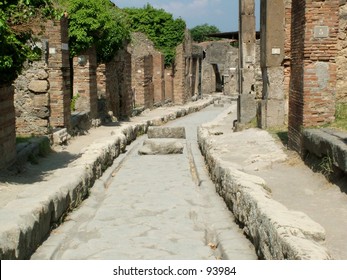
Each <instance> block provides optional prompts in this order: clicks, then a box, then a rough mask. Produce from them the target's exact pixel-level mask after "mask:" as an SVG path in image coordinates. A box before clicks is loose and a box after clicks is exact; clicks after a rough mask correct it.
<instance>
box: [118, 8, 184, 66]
mask: <svg viewBox="0 0 347 280" xmlns="http://www.w3.org/2000/svg"><path fill="white" fill-rule="evenodd" d="M124 10H125V12H126V13H127V14H128V21H129V26H130V29H131V30H132V31H133V32H142V33H144V34H146V35H147V36H148V38H149V39H150V40H151V41H153V43H154V45H155V47H156V48H157V49H159V50H160V51H162V52H163V54H164V55H165V63H166V65H170V64H171V63H172V61H173V60H174V57H175V48H176V47H177V46H178V45H179V44H180V43H182V41H183V38H184V31H185V28H186V23H185V21H184V20H183V19H181V18H178V19H174V18H173V16H172V14H170V13H167V12H166V11H165V10H163V9H155V8H153V7H152V6H151V5H150V4H147V5H146V6H145V7H144V8H126V9H124Z"/></svg>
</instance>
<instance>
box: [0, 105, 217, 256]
mask: <svg viewBox="0 0 347 280" xmlns="http://www.w3.org/2000/svg"><path fill="white" fill-rule="evenodd" d="M211 103H213V99H205V100H199V101H198V102H196V103H194V104H189V105H186V106H185V107H183V108H177V107H176V108H175V107H173V108H172V109H167V108H166V109H165V110H160V109H158V110H157V111H154V112H150V113H149V115H148V116H139V117H137V118H134V119H133V121H132V122H131V123H128V124H123V125H122V126H120V127H105V128H99V129H100V130H97V129H95V130H94V137H96V139H95V138H83V137H81V138H79V140H78V141H75V142H74V144H73V145H72V144H71V146H72V147H71V150H70V149H69V148H65V149H63V150H62V151H61V152H57V153H52V155H54V156H53V157H47V159H45V164H44V168H43V166H42V165H41V166H38V167H37V168H38V171H36V173H35V172H34V174H35V175H33V176H32V179H31V181H30V182H28V178H27V177H25V176H24V177H23V175H22V176H15V177H6V176H5V177H4V178H3V176H4V175H5V174H3V173H0V178H1V183H0V189H1V193H2V194H1V199H0V203H1V207H0V219H1V221H2V224H1V227H0V259H2V260H4V259H27V258H29V257H30V255H31V254H32V253H33V252H34V251H35V250H36V249H37V247H38V246H39V245H40V244H41V243H42V242H43V240H45V239H46V237H47V235H48V234H49V232H50V230H51V229H52V226H54V225H57V224H60V223H61V221H62V216H63V215H65V214H66V212H68V211H71V209H73V208H75V207H77V206H78V205H80V203H81V202H82V200H83V198H84V197H85V196H86V195H87V194H88V191H89V189H90V188H91V187H92V186H93V183H94V182H95V180H96V179H97V178H99V177H100V176H101V174H102V173H103V171H104V170H105V169H106V168H107V167H108V166H110V165H111V164H112V162H113V160H114V159H115V158H117V157H118V156H119V155H120V153H124V152H125V149H126V145H127V144H129V143H131V142H132V141H134V139H136V137H137V135H141V134H143V132H144V131H146V130H147V129H148V126H150V125H153V124H154V123H157V124H164V123H165V122H167V121H169V120H171V119H173V118H177V117H180V116H182V112H185V114H188V113H192V112H195V111H198V110H200V109H202V108H204V107H206V106H207V105H209V104H211ZM155 119H157V122H154V121H153V120H155ZM105 130H106V131H108V134H105ZM91 133H92V132H91ZM98 133H99V134H98ZM95 135H96V136H95ZM88 139H89V141H91V142H88ZM91 139H94V140H91ZM82 143H84V144H82ZM69 146H70V145H69ZM35 168H36V166H33V167H31V168H30V169H34V170H35ZM17 180H18V182H17ZM8 181H10V182H13V183H6V182H8ZM16 182H17V183H16ZM13 209H17V210H18V211H13Z"/></svg>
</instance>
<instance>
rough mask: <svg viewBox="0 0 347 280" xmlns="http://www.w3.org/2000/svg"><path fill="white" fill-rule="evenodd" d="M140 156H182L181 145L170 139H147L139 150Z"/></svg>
mask: <svg viewBox="0 0 347 280" xmlns="http://www.w3.org/2000/svg"><path fill="white" fill-rule="evenodd" d="M139 154H140V155H172V154H183V144H182V143H181V142H180V141H177V140H171V139H155V140H154V139H149V140H146V141H145V142H144V143H143V147H142V148H141V149H140V150H139Z"/></svg>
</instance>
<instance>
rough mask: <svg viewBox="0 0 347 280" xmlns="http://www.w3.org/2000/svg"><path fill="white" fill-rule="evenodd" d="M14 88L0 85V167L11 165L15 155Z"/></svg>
mask: <svg viewBox="0 0 347 280" xmlns="http://www.w3.org/2000/svg"><path fill="white" fill-rule="evenodd" d="M13 96H14V88H13V87H12V86H9V87H0V112H1V113H0V169H2V168H5V167H8V166H9V165H11V164H12V163H13V162H14V160H15V157H16V118H15V110H14V104H13V103H14V99H13Z"/></svg>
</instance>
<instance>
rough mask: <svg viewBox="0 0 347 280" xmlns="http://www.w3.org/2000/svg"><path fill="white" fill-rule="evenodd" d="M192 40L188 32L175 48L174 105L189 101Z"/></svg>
mask: <svg viewBox="0 0 347 280" xmlns="http://www.w3.org/2000/svg"><path fill="white" fill-rule="evenodd" d="M192 54H193V52H192V38H191V35H190V33H189V31H188V30H186V32H185V38H184V41H183V43H182V44H180V45H179V46H177V48H176V59H175V68H174V69H175V70H174V94H173V95H174V97H173V101H174V103H175V104H184V103H186V102H187V101H189V100H190V98H191V97H192V95H191V88H190V87H191V75H192V63H193V55H192Z"/></svg>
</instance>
